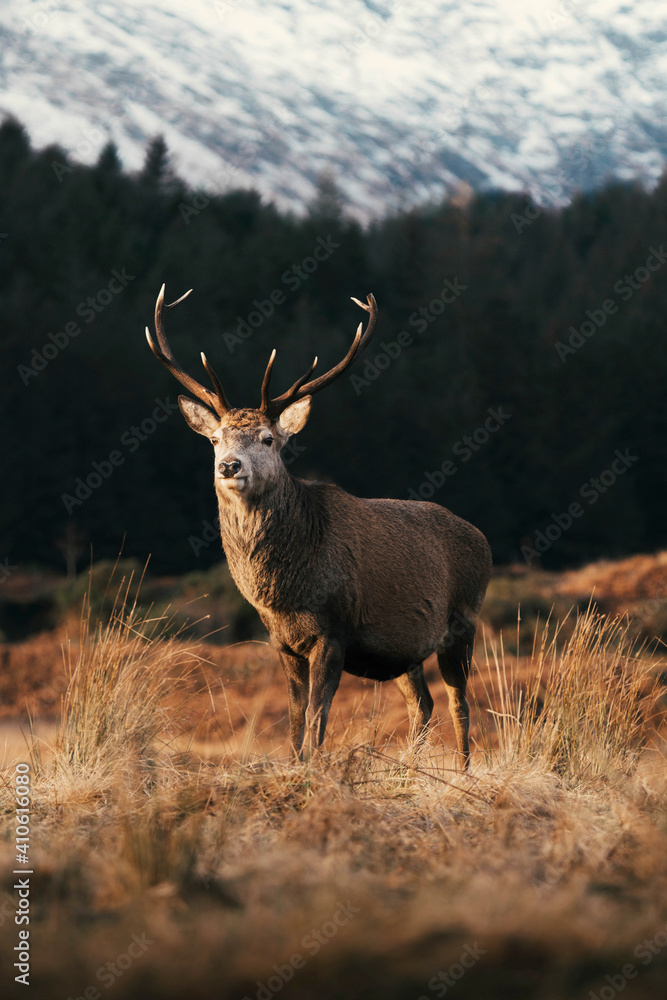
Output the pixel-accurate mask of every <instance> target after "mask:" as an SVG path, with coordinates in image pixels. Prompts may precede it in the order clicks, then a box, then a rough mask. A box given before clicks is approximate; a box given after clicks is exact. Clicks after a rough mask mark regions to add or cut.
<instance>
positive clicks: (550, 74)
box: [0, 0, 667, 217]
mask: <svg viewBox="0 0 667 1000" xmlns="http://www.w3.org/2000/svg"><path fill="white" fill-rule="evenodd" d="M0 112H9V113H12V114H14V115H15V116H16V117H17V118H19V119H20V120H21V121H22V122H24V123H25V124H26V125H27V127H28V129H29V131H30V134H31V136H32V138H33V141H34V142H35V143H36V144H37V145H38V146H42V145H45V144H46V143H50V142H58V143H60V144H61V145H62V146H64V147H65V148H66V149H68V150H69V151H71V152H72V154H73V155H74V157H75V158H77V159H79V160H82V161H84V162H92V161H93V160H94V159H95V158H96V156H97V153H98V152H99V150H100V148H101V146H102V145H103V144H104V142H106V141H107V140H108V139H109V138H112V139H114V140H115V142H116V143H117V145H118V147H119V149H120V153H121V157H122V159H123V161H124V163H125V164H126V165H127V166H128V167H131V168H135V167H138V166H139V165H140V164H141V162H142V159H143V155H144V151H145V145H146V141H147V139H148V138H149V137H151V136H153V135H155V134H156V133H158V132H161V133H163V134H164V136H165V138H166V140H167V143H168V145H169V148H170V149H171V151H172V153H173V156H174V160H175V164H176V167H177V169H178V171H179V173H181V174H182V175H183V176H184V177H186V178H187V179H188V180H189V181H190V182H191V183H193V184H198V185H201V186H203V187H206V188H208V189H212V190H224V189H226V188H228V187H230V186H238V185H248V184H252V185H254V186H255V187H257V188H258V189H259V190H260V191H261V192H262V193H263V194H265V195H266V196H267V197H270V198H273V199H274V200H276V201H278V202H279V203H280V204H282V205H291V206H293V207H297V208H298V207H299V206H301V205H303V204H304V202H306V201H308V199H309V198H311V197H312V194H313V192H314V185H315V183H316V181H317V177H318V174H320V173H321V172H322V171H330V172H332V173H333V174H334V176H335V177H336V178H337V180H338V181H339V183H340V184H341V186H343V187H344V189H345V193H346V196H347V197H348V198H349V201H350V205H351V207H352V208H353V210H354V211H355V212H356V213H357V214H359V215H360V216H362V217H368V216H369V215H374V214H380V213H383V212H385V211H386V210H387V209H388V208H391V207H395V206H399V205H406V204H414V203H416V202H421V201H424V200H426V199H427V198H431V197H435V198H439V197H441V196H442V195H443V193H444V192H445V190H453V189H455V188H456V186H457V185H458V184H459V183H460V182H461V181H467V182H468V183H470V184H471V185H472V186H473V187H477V188H488V187H504V188H513V189H515V188H526V189H528V190H530V191H531V193H532V194H533V196H534V197H535V198H536V199H537V200H539V201H542V202H559V201H562V200H564V199H566V198H567V197H568V195H569V194H570V193H571V192H572V190H574V189H576V188H577V187H591V186H593V185H595V184H597V183H599V182H600V181H602V180H604V179H605V178H606V177H607V176H611V175H614V176H618V177H624V178H627V177H633V176H637V177H640V178H642V179H643V180H644V181H645V182H647V183H650V182H652V181H654V180H655V179H656V178H657V177H658V176H659V175H660V173H661V171H662V168H663V162H664V158H665V153H666V152H667V9H662V5H661V4H658V3H655V2H653V0H636V2H634V3H633V4H630V3H628V2H623V0H544V6H542V5H538V4H536V3H535V2H524V0H496V2H485V0H468V2H467V3H454V2H443V0H440V2H438V0H434V2H430V3H426V2H424V3H419V2H417V3H412V4H408V3H407V2H400V0H397V2H393V3H392V2H391V0H389V2H385V3H374V2H364V0H282V2H274V3H269V2H264V0H161V2H160V3H157V2H154V0H145V2H139V0H137V2H129V0H117V2H115V3H113V4H112V3H108V2H104V0H100V2H97V3H93V2H92V0H63V2H62V3H59V2H58V0H3V4H2V8H1V9H0Z"/></svg>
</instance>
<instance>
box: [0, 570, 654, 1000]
mask: <svg viewBox="0 0 667 1000" xmlns="http://www.w3.org/2000/svg"><path fill="white" fill-rule="evenodd" d="M139 575H140V574H139ZM131 577H132V574H131V570H129V571H128V572H127V573H125V576H124V577H123V567H122V566H121V567H120V568H117V572H116V578H114V579H113V580H112V585H111V587H110V588H107V589H108V590H109V592H113V595H114V596H113V597H112V598H111V599H110V601H109V600H107V602H106V604H105V602H104V601H102V600H98V598H97V596H96V592H95V588H94V586H93V585H92V583H93V577H92V574H91V580H90V582H89V586H88V595H86V591H85V588H84V591H83V594H81V593H79V592H77V593H74V595H73V596H72V595H70V598H71V599H70V600H69V604H67V606H66V608H65V610H64V611H63V613H62V614H61V615H60V616H59V618H58V619H57V620H53V621H51V622H50V623H49V628H48V629H46V630H43V631H41V632H39V634H35V635H26V636H25V637H23V638H19V639H16V638H15V637H10V638H14V641H6V642H5V643H4V644H3V645H2V646H0V651H1V652H2V664H3V669H2V677H1V678H0V712H1V716H0V726H1V727H2V728H1V729H0V732H2V734H3V736H4V740H3V744H2V752H3V771H2V792H1V793H0V794H1V795H2V799H1V800H0V801H1V804H2V813H1V816H2V839H1V841H0V866H1V867H0V872H1V877H2V895H1V896H0V900H1V902H0V925H1V932H0V961H1V962H2V966H1V968H0V976H1V977H2V978H1V981H2V987H3V993H2V995H3V996H7V997H12V996H25V995H28V996H29V995H31V992H32V995H33V996H38V997H39V998H40V1000H48V998H51V997H54V998H56V997H58V998H59V997H62V998H63V1000H66V998H68V997H72V998H75V997H82V996H85V997H86V998H90V1000H92V998H96V997H98V996H99V997H103V996H107V995H108V996H110V997H111V998H114V997H118V998H125V997H134V996H137V997H139V996H142V997H148V998H151V997H155V998H158V997H159V998H163V997H164V998H171V997H173V998H186V997H188V998H189V997H192V998H209V997H211V998H213V997H220V998H226V997H230V998H236V997H238V998H243V997H248V998H253V1000H254V998H257V1000H268V998H269V997H273V996H278V995H280V996H284V997H286V998H289V997H308V998H311V997H312V998H320V997H321V998H338V997H340V998H344V997H354V998H356V997H359V998H361V997H369V998H371V997H372V998H374V997H378V998H380V997H383V998H385V997H386V998H397V1000H398V998H401V1000H402V998H406V1000H408V998H413V1000H419V998H427V1000H432V998H436V997H442V996H450V995H451V996H454V997H457V998H458V997H461V998H464V997H471V998H472V997H486V996H488V997H496V996H498V997H513V998H515V997H518V998H522V997H526V998H532V997H535V998H545V1000H546V998H561V997H573V998H590V996H591V993H592V995H593V996H594V997H599V998H600V1000H612V997H614V996H616V995H617V993H622V994H623V996H624V997H642V998H643V997H647V998H648V997H663V996H664V995H665V994H666V993H667V864H666V862H665V858H667V769H666V767H665V764H666V752H665V741H664V722H663V715H664V709H665V701H664V694H663V692H664V690H665V688H664V684H665V679H666V675H665V672H664V670H665V668H664V661H663V659H662V656H661V651H662V649H664V646H663V645H662V644H661V642H660V641H658V642H652V641H651V637H652V636H654V635H662V633H663V630H664V621H665V605H666V602H665V595H666V594H667V557H666V556H665V554H661V555H657V556H637V557H635V558H634V559H631V560H625V561H623V562H620V563H613V562H608V563H598V564H595V565H593V566H590V567H586V568H585V569H582V570H578V571H576V572H575V571H573V572H570V573H565V574H548V573H544V572H539V571H535V572H532V571H531V572H526V571H520V570H518V569H515V570H501V571H498V572H497V574H496V575H495V576H494V578H493V580H492V582H491V585H490V588H489V594H488V597H487V602H486V605H485V610H484V613H483V615H484V621H483V624H482V626H480V629H479V634H478V642H477V649H476V657H475V670H474V674H473V678H472V682H471V695H470V700H471V710H472V719H473V726H472V745H473V748H474V753H473V762H472V766H471V771H470V774H468V775H464V774H461V773H460V772H458V771H457V770H456V769H455V762H454V757H453V752H452V751H453V738H452V737H453V734H452V727H451V723H450V719H449V714H448V710H447V703H446V697H445V692H444V689H443V686H442V683H441V681H440V680H439V679H438V676H437V669H436V668H435V667H434V665H432V664H430V663H429V664H428V665H427V666H428V669H427V676H428V679H429V682H432V683H431V685H430V686H431V690H432V693H433V695H434V699H435V703H436V711H435V715H434V722H433V727H432V733H431V735H430V737H429V739H428V741H427V743H426V744H425V745H424V746H416V745H410V743H409V742H408V739H407V718H406V710H405V708H404V703H403V700H402V698H401V696H400V694H399V692H398V691H397V690H396V689H395V688H394V686H393V685H392V684H391V683H389V684H386V685H375V684H372V683H364V682H361V681H359V680H358V679H356V678H353V677H345V678H344V680H343V682H342V684H341V687H340V689H339V692H338V694H337V696H336V698H335V700H334V706H333V710H332V716H331V720H330V723H329V729H328V732H327V739H326V741H325V746H324V749H323V750H322V751H321V752H320V754H318V755H317V756H316V757H314V758H313V759H311V760H309V761H306V762H304V763H299V764H297V763H295V762H294V761H293V760H292V759H291V757H290V754H289V751H288V744H287V696H286V691H285V685H284V680H283V678H282V675H281V672H280V666H279V664H278V661H277V657H276V656H275V654H274V652H273V651H272V650H271V648H270V647H269V646H267V644H266V642H265V641H264V640H263V639H262V638H261V637H260V636H257V638H249V639H246V640H245V641H236V642H230V643H227V644H224V642H223V641H222V640H224V639H225V638H226V633H227V634H228V635H229V637H230V638H231V637H233V630H234V626H233V625H232V624H230V623H229V622H227V623H226V622H225V621H222V620H220V621H219V620H218V619H217V618H216V614H217V612H216V607H217V606H218V605H216V603H215V602H216V600H217V598H216V595H215V593H214V594H213V597H211V598H209V599H208V603H207V599H206V598H202V601H203V604H202V605H198V602H197V600H195V598H197V597H198V595H199V594H201V593H202V592H203V587H202V586H201V585H202V582H203V581H202V580H198V579H193V580H191V581H189V583H188V585H187V586H180V585H179V586H180V589H179V588H178V587H176V590H174V582H173V581H171V583H170V585H169V587H171V590H169V587H167V585H166V583H164V586H163V588H162V591H163V592H164V593H163V592H162V591H161V590H160V586H161V584H160V582H159V581H157V582H154V583H153V584H150V583H149V584H148V589H149V591H150V588H151V586H153V589H154V591H155V593H154V595H153V601H152V605H151V604H148V605H147V604H145V603H142V599H141V597H140V596H137V586H136V584H137V579H135V578H131ZM12 585H13V587H14V588H15V592H14V595H13V599H14V600H15V601H17V602H20V601H21V600H23V598H22V597H21V593H23V595H24V597H25V600H26V601H27V600H28V597H26V596H25V595H26V594H29V592H30V591H31V588H32V590H33V591H34V590H35V587H34V581H32V582H31V581H30V580H27V579H24V580H15V581H13V583H12ZM119 585H120V586H119ZM225 586H226V585H225ZM21 588H23V591H21ZM168 591H169V593H168ZM139 593H140V592H139ZM226 593H227V591H225V594H226ZM165 595H167V597H170V599H172V603H171V605H170V606H169V602H168V601H167V600H166V598H165ZM174 595H175V596H174ZM591 596H592V598H593V602H594V603H593V604H591ZM223 597H224V595H223ZM33 598H34V594H33V595H32V596H31V597H30V600H32V601H33V604H34V600H33ZM39 599H40V600H42V597H40V598H39ZM193 600H194V604H192V606H190V602H191V601H193ZM224 600H227V598H225V599H224ZM224 600H223V604H224ZM233 601H234V598H233V597H229V600H228V601H227V605H228V607H229V609H231V610H230V615H231V617H230V622H232V619H233V620H234V621H237V620H238V618H239V615H240V616H241V618H243V615H244V614H245V612H244V611H243V609H240V608H239V607H238V606H236V605H233ZM230 602H231V603H230ZM227 605H225V606H227ZM232 605H233V606H232ZM26 606H27V605H26ZM81 606H82V607H83V611H81V610H80V608H81ZM76 608H78V610H76V613H75V609H76ZM196 608H200V610H201V614H200V611H198V610H195V609H196ZM519 609H520V610H519ZM552 609H553V610H552ZM550 613H551V617H550V619H549V614H550ZM206 615H210V616H211V617H210V618H205V616H206ZM188 617H189V618H190V619H191V620H194V621H197V619H198V617H200V618H204V619H205V620H204V622H202V621H199V624H195V625H188V624H187V618H188ZM547 619H549V620H548V621H547ZM244 620H245V619H244ZM253 627H254V626H253ZM218 629H222V631H218ZM211 632H213V633H214V634H212V635H211V634H210V633H211ZM17 763H18V764H19V767H20V770H19V772H18V773H27V774H28V775H29V780H30V785H29V787H30V816H29V829H30V833H29V838H28V840H29V852H30V854H29V860H30V870H31V871H32V872H33V874H31V875H30V895H29V905H30V910H29V915H30V924H29V930H30V937H29V949H30V975H29V979H30V987H29V988H28V990H26V989H25V987H24V986H23V985H22V984H20V983H16V982H15V981H14V976H15V974H16V973H15V970H14V969H13V963H14V961H15V960H16V953H15V947H16V946H17V945H18V943H19V937H18V932H19V930H20V929H21V926H24V927H25V926H27V925H17V924H16V923H15V921H14V916H15V913H16V910H17V906H18V905H19V904H18V895H17V892H16V890H14V888H13V886H14V885H15V882H16V880H17V879H18V878H20V876H16V875H14V874H13V873H14V870H15V869H17V868H20V867H21V865H20V863H19V862H18V861H17V856H18V855H17V848H16V829H17V828H16V808H15V806H16V799H15V792H16V787H17V785H16V775H17ZM26 764H27V766H28V768H29V770H28V771H26V768H25V765H26ZM22 787H25V785H23V786H22ZM22 829H23V828H22ZM23 867H25V866H23ZM20 912H21V911H20Z"/></svg>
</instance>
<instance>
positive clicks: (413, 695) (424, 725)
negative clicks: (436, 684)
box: [394, 663, 433, 741]
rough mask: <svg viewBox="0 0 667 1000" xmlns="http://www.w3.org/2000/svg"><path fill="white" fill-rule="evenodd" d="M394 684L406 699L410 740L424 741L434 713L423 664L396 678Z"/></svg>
mask: <svg viewBox="0 0 667 1000" xmlns="http://www.w3.org/2000/svg"><path fill="white" fill-rule="evenodd" d="M394 684H395V685H396V687H397V688H398V690H399V691H400V692H401V694H402V695H403V697H404V698H405V704H406V705H407V707H408V717H409V719H410V737H409V738H410V740H419V741H421V740H423V739H424V737H425V736H426V733H427V732H428V724H429V722H430V721H431V713H432V711H433V698H432V697H431V692H430V691H429V689H428V684H427V683H426V678H425V677H424V665H423V664H422V663H419V664H417V666H415V667H412V669H411V670H408V671H407V673H405V674H401V676H400V677H395V678H394Z"/></svg>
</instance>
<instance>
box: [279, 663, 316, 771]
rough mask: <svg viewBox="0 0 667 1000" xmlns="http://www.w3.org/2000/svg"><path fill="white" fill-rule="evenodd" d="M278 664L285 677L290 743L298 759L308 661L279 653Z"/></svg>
mask: <svg viewBox="0 0 667 1000" xmlns="http://www.w3.org/2000/svg"><path fill="white" fill-rule="evenodd" d="M280 662H281V663H282V665H283V670H284V671H285V676H286V677H287V702H288V706H289V731H290V742H291V744H292V750H293V751H294V753H295V755H296V756H297V757H299V758H300V757H301V748H302V747H303V736H304V733H305V730H306V708H307V707H308V683H309V666H308V660H307V659H306V657H305V656H294V655H293V654H291V653H285V652H281V653H280Z"/></svg>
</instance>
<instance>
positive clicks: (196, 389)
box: [146, 285, 230, 417]
mask: <svg viewBox="0 0 667 1000" xmlns="http://www.w3.org/2000/svg"><path fill="white" fill-rule="evenodd" d="M164 291H165V286H164V285H162V288H161V289H160V291H159V293H158V297H157V299H156V302H155V332H156V334H157V339H158V343H157V344H156V343H155V341H154V340H153V338H152V337H151V335H150V332H149V330H148V327H146V339H147V340H148V346H149V347H150V349H151V351H152V352H153V354H154V355H155V357H156V358H157V359H158V361H161V362H162V364H163V365H164V366H165V368H167V369H168V370H169V371H170V372H171V374H172V375H173V376H174V377H175V378H177V379H178V381H179V382H180V383H181V385H184V386H185V388H186V389H187V390H188V391H189V392H191V393H192V394H193V395H194V396H197V397H198V398H199V399H201V401H202V403H205V404H206V406H208V407H209V408H210V409H212V410H214V412H215V413H217V414H218V416H220V417H221V416H223V415H224V414H225V413H226V412H227V411H228V410H229V408H230V407H229V403H228V402H227V399H226V397H225V394H224V392H223V389H222V385H221V384H220V380H219V378H218V376H217V375H216V373H215V372H214V371H213V369H212V368H211V366H210V365H209V363H208V361H207V360H206V358H205V356H204V354H203V353H202V361H203V363H204V368H205V369H206V371H207V372H208V374H209V376H210V378H211V381H212V382H213V385H214V387H215V392H211V390H210V389H207V388H206V387H205V386H203V385H202V384H201V383H200V382H198V381H197V380H196V379H194V378H192V376H191V375H188V374H187V372H185V371H184V370H183V369H182V368H181V366H180V365H179V364H178V362H177V361H176V358H175V357H174V355H173V353H172V350H171V347H170V346H169V341H168V340H167V335H166V333H165V330H164V323H163V315H164V312H165V310H169V309H174V308H175V307H176V306H177V305H180V303H181V302H183V301H184V299H187V297H188V295H190V293H191V292H192V289H191V288H190V289H189V290H188V291H187V292H185V294H184V295H181V297H180V298H179V299H176V301H175V302H170V303H169V304H168V305H165V303H164ZM158 345H159V346H158Z"/></svg>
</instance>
